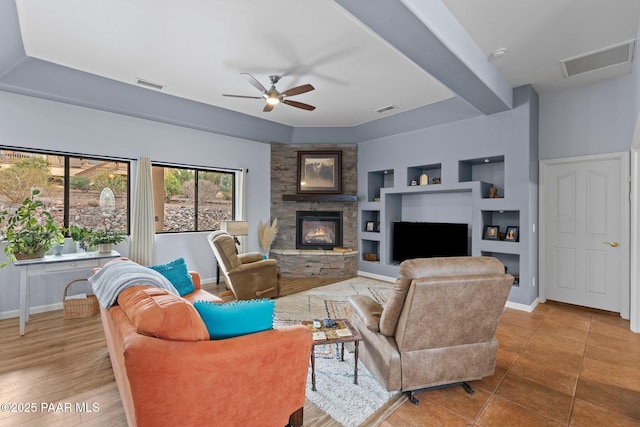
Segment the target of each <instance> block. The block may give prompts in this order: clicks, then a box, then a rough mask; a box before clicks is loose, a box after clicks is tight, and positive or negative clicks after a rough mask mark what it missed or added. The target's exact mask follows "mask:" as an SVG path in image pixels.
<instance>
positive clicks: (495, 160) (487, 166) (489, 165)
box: [458, 156, 505, 199]
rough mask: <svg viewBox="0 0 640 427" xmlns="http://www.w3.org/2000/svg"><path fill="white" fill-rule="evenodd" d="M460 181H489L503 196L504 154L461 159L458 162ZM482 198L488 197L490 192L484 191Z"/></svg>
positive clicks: (501, 196)
mask: <svg viewBox="0 0 640 427" xmlns="http://www.w3.org/2000/svg"><path fill="white" fill-rule="evenodd" d="M458 181H460V182H471V181H482V182H487V183H489V184H490V186H493V187H496V188H497V189H498V195H499V196H500V198H503V197H504V195H505V188H504V156H493V157H482V158H477V159H469V160H461V161H459V162H458ZM482 198H485V199H488V198H489V192H488V191H486V192H483V194H482Z"/></svg>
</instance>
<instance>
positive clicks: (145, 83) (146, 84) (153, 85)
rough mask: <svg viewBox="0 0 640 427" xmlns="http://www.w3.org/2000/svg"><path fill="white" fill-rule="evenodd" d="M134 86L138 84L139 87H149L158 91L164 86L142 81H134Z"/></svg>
mask: <svg viewBox="0 0 640 427" xmlns="http://www.w3.org/2000/svg"><path fill="white" fill-rule="evenodd" d="M136 84H139V85H140V86H145V87H150V88H152V89H158V90H162V88H163V87H164V85H161V84H158V83H153V82H150V81H148V80H143V79H136Z"/></svg>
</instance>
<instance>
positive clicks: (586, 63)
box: [560, 40, 635, 77]
mask: <svg viewBox="0 0 640 427" xmlns="http://www.w3.org/2000/svg"><path fill="white" fill-rule="evenodd" d="M634 45H635V40H631V41H628V42H626V43H623V44H620V45H616V46H611V47H608V48H606V49H602V50H599V51H597V52H592V53H588V54H586V55H581V56H576V57H573V58H569V59H564V60H562V61H560V64H562V72H563V73H564V76H565V77H573V76H577V75H578V74H583V73H588V72H590V71H596V70H601V69H603V68H608V67H613V66H614V65H622V64H628V63H630V62H631V61H633V48H634Z"/></svg>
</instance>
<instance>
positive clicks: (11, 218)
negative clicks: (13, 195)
mask: <svg viewBox="0 0 640 427" xmlns="http://www.w3.org/2000/svg"><path fill="white" fill-rule="evenodd" d="M38 194H40V190H33V191H32V192H31V197H27V198H26V199H25V200H24V201H23V202H22V204H21V205H20V206H19V207H18V208H17V209H15V211H9V210H6V209H5V210H4V211H3V212H1V213H0V224H3V226H4V227H6V228H5V232H4V237H5V238H6V239H7V241H8V242H9V243H8V245H7V246H6V247H5V248H4V253H5V254H6V256H7V261H9V262H15V261H16V260H23V259H33V258H42V257H44V254H45V253H46V252H47V251H48V250H49V249H51V247H52V246H54V245H61V244H63V243H64V231H65V229H64V227H59V226H58V225H56V223H55V221H54V218H53V215H51V213H49V211H48V210H47V207H46V206H45V204H44V203H43V202H42V201H41V200H35V196H37V195H38ZM6 265H7V262H3V263H2V265H0V267H4V266H6Z"/></svg>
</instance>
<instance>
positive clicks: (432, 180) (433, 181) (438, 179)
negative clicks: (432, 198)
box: [431, 176, 440, 184]
mask: <svg viewBox="0 0 640 427" xmlns="http://www.w3.org/2000/svg"><path fill="white" fill-rule="evenodd" d="M431 183H432V184H440V177H439V176H435V177H433V178H431Z"/></svg>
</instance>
